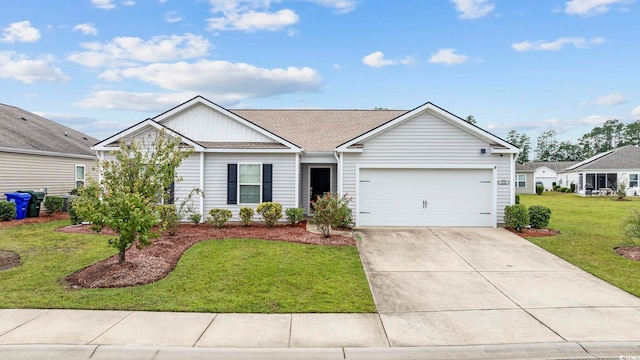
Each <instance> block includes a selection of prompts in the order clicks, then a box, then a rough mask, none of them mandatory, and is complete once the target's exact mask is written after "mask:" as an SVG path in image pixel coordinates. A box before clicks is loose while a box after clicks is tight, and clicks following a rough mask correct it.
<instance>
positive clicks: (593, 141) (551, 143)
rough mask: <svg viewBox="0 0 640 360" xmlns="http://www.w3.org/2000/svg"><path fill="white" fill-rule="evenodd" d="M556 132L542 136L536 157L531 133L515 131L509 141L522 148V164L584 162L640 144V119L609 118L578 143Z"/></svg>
mask: <svg viewBox="0 0 640 360" xmlns="http://www.w3.org/2000/svg"><path fill="white" fill-rule="evenodd" d="M556 135H557V134H556V132H555V130H549V131H545V132H543V133H542V134H541V135H540V136H538V138H537V141H536V148H535V150H534V151H533V152H534V155H535V156H534V157H533V159H531V150H532V148H531V139H530V138H529V136H528V135H526V134H522V133H519V132H517V131H516V130H511V131H509V133H508V134H507V137H506V138H505V140H507V141H508V142H510V143H511V144H513V145H515V146H517V147H519V148H520V151H521V152H520V155H519V156H518V162H519V163H523V162H527V161H531V160H533V161H582V160H585V159H588V158H589V157H591V156H593V155H596V154H598V153H601V152H604V151H608V150H611V149H615V148H617V147H620V146H625V145H640V120H636V121H634V122H631V123H627V124H625V123H621V122H620V121H619V120H617V119H614V120H607V121H606V122H605V123H604V124H603V125H602V126H596V127H595V128H593V129H592V130H591V131H589V132H588V133H586V134H584V135H582V137H580V138H579V139H578V142H577V143H574V142H571V141H558V140H557V139H556Z"/></svg>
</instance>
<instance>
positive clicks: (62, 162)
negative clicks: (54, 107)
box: [0, 104, 98, 199]
mask: <svg viewBox="0 0 640 360" xmlns="http://www.w3.org/2000/svg"><path fill="white" fill-rule="evenodd" d="M97 141H98V140H97V139H95V138H92V137H90V136H88V135H85V134H83V133H81V132H78V131H76V130H73V129H71V128H68V127H66V126H63V125H61V124H58V123H56V122H53V121H51V120H48V119H45V118H43V117H41V116H38V115H36V114H33V113H30V112H28V111H25V110H22V109H19V108H16V107H13V106H9V105H4V104H0V199H4V197H5V196H4V194H5V193H8V192H14V191H16V190H36V191H40V190H42V191H46V192H47V194H49V195H64V194H66V193H68V192H69V191H70V190H72V189H73V188H75V187H76V186H77V185H78V184H82V183H84V181H85V178H86V177H87V176H89V174H90V172H91V168H92V166H93V165H94V164H95V159H96V153H95V152H94V151H92V150H91V145H93V144H95V143H96V142H97Z"/></svg>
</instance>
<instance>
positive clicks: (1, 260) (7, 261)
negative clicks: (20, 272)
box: [0, 250, 20, 270]
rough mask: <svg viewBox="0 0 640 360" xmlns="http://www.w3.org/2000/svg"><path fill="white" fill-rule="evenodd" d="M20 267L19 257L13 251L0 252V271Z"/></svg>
mask: <svg viewBox="0 0 640 360" xmlns="http://www.w3.org/2000/svg"><path fill="white" fill-rule="evenodd" d="M18 265H20V255H18V254H16V253H14V252H13V251H8V250H0V270H6V269H11V268H12V267H16V266H18Z"/></svg>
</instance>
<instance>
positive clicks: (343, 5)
mask: <svg viewBox="0 0 640 360" xmlns="http://www.w3.org/2000/svg"><path fill="white" fill-rule="evenodd" d="M307 1H309V2H312V3H314V4H318V5H321V6H325V7H330V8H334V9H335V10H336V12H337V13H338V14H346V13H348V12H351V11H353V10H355V8H356V5H357V1H354V0H307Z"/></svg>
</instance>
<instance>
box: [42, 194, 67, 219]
mask: <svg viewBox="0 0 640 360" xmlns="http://www.w3.org/2000/svg"><path fill="white" fill-rule="evenodd" d="M63 203H64V200H62V198H61V197H60V196H47V197H46V198H45V199H44V207H45V208H47V214H48V215H51V214H55V213H57V212H59V211H60V210H62V204H63Z"/></svg>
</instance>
